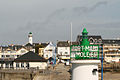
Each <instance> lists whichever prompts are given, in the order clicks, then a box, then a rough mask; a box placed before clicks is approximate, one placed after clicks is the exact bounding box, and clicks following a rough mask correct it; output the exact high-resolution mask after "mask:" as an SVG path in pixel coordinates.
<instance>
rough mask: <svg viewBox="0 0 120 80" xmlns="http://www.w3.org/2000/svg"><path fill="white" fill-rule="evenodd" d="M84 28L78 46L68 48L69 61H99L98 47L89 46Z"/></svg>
mask: <svg viewBox="0 0 120 80" xmlns="http://www.w3.org/2000/svg"><path fill="white" fill-rule="evenodd" d="M87 34H88V32H87V30H86V28H84V29H83V32H82V41H81V42H80V45H71V46H70V57H71V59H99V45H90V44H89V41H88V35H87Z"/></svg>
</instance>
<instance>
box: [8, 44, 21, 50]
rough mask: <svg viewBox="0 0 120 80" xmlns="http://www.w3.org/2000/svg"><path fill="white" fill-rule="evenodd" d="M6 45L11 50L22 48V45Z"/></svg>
mask: <svg viewBox="0 0 120 80" xmlns="http://www.w3.org/2000/svg"><path fill="white" fill-rule="evenodd" d="M8 47H9V48H10V49H12V50H19V49H21V48H23V46H22V45H13V46H11V45H9V46H8Z"/></svg>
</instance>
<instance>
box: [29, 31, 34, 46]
mask: <svg viewBox="0 0 120 80" xmlns="http://www.w3.org/2000/svg"><path fill="white" fill-rule="evenodd" d="M28 38H29V43H30V44H33V39H32V32H29V34H28Z"/></svg>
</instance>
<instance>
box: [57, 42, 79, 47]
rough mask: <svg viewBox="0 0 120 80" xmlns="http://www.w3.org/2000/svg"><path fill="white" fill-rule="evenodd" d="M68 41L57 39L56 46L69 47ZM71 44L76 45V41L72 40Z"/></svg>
mask: <svg viewBox="0 0 120 80" xmlns="http://www.w3.org/2000/svg"><path fill="white" fill-rule="evenodd" d="M70 44H71V43H70V41H59V42H58V43H57V47H70ZM72 45H78V42H72Z"/></svg>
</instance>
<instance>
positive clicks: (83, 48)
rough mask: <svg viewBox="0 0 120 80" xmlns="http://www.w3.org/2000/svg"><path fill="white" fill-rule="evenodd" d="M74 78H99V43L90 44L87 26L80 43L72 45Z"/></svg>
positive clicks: (85, 79) (76, 79) (94, 79)
mask: <svg viewBox="0 0 120 80" xmlns="http://www.w3.org/2000/svg"><path fill="white" fill-rule="evenodd" d="M70 54H71V56H70V57H71V63H72V80H98V79H99V76H98V64H99V63H100V60H99V45H90V44H89V41H88V32H87V30H86V28H84V29H83V32H82V41H81V42H80V45H71V47H70Z"/></svg>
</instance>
